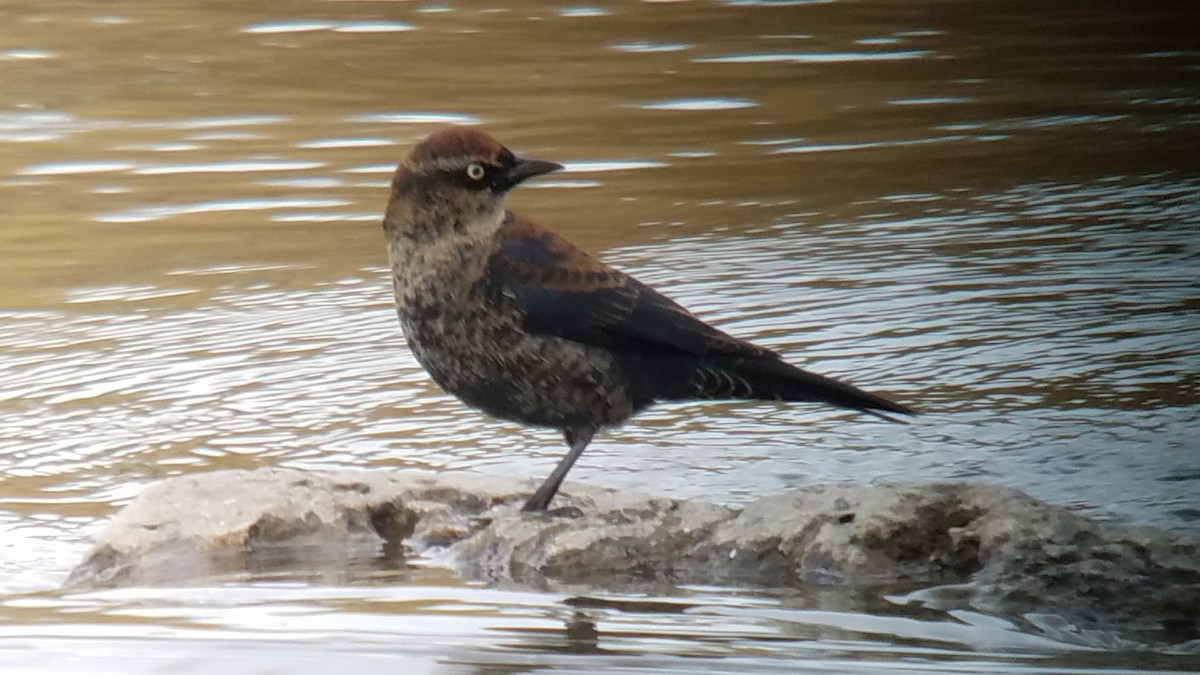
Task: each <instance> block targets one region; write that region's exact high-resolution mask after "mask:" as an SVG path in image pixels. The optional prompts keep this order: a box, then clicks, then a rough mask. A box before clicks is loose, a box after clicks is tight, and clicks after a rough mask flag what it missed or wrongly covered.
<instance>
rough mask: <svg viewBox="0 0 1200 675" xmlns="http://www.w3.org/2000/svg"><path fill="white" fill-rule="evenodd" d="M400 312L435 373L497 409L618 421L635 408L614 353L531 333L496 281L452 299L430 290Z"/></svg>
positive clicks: (524, 417)
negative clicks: (434, 298) (435, 297)
mask: <svg viewBox="0 0 1200 675" xmlns="http://www.w3.org/2000/svg"><path fill="white" fill-rule="evenodd" d="M399 314H400V322H401V325H402V327H403V329H404V333H405V337H406V339H407V340H408V344H409V347H410V348H411V349H412V351H413V354H414V355H415V356H416V358H417V360H418V361H419V362H420V363H421V365H422V366H423V367H424V368H425V370H427V371H428V372H429V374H430V375H431V376H432V377H433V379H434V381H436V382H437V383H438V384H439V385H440V386H441V387H442V388H443V389H444V390H446V391H447V392H448V393H450V394H452V395H454V396H456V397H458V398H459V399H461V400H462V401H463V402H465V403H467V404H468V405H470V406H472V407H474V408H478V409H480V410H482V411H484V412H486V413H488V414H490V415H492V416H494V417H499V418H503V419H509V420H514V421H518V422H521V423H524V424H534V425H540V426H550V427H555V428H559V429H566V428H577V427H582V426H590V427H596V428H599V427H603V426H611V425H615V424H620V423H621V422H623V421H625V420H626V419H627V418H629V417H630V416H632V414H633V413H634V410H633V406H632V404H631V403H630V393H629V383H628V380H627V378H626V377H625V374H624V372H623V371H622V370H621V369H620V367H619V366H618V364H616V363H615V361H614V360H613V358H612V357H611V356H610V355H609V354H608V353H606V352H604V351H603V350H597V349H594V348H591V347H587V346H585V345H581V344H579V343H576V342H572V341H570V340H565V339H562V338H558V337H553V336H543V335H535V334H531V333H529V332H528V331H526V330H525V329H524V328H522V326H521V316H520V313H519V310H518V309H517V307H516V305H515V303H514V302H512V300H511V299H510V298H508V297H507V296H505V295H504V294H503V293H502V292H499V291H498V290H497V289H486V288H476V289H474V291H473V292H471V293H469V294H467V295H466V296H465V297H463V298H460V299H459V300H457V301H456V302H453V303H444V302H430V301H428V298H427V299H426V300H425V301H424V302H417V303H415V304H413V305H412V306H410V307H400V308H399Z"/></svg>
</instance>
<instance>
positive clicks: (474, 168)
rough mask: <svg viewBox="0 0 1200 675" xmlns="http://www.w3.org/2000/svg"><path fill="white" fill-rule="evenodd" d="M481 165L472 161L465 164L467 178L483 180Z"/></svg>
mask: <svg viewBox="0 0 1200 675" xmlns="http://www.w3.org/2000/svg"><path fill="white" fill-rule="evenodd" d="M483 174H484V171H483V165H482V164H480V163H479V162H472V163H471V164H468V165H467V178H470V179H471V180H483Z"/></svg>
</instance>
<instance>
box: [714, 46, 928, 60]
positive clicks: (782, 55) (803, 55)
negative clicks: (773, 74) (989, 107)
mask: <svg viewBox="0 0 1200 675" xmlns="http://www.w3.org/2000/svg"><path fill="white" fill-rule="evenodd" d="M931 54H933V52H931V51H929V50H926V49H910V50H907V51H893V52H752V53H747V54H729V55H726V56H706V57H700V58H696V59H694V60H695V61H696V62H697V63H867V62H871V61H907V60H909V59H921V58H925V57H927V56H929V55H931Z"/></svg>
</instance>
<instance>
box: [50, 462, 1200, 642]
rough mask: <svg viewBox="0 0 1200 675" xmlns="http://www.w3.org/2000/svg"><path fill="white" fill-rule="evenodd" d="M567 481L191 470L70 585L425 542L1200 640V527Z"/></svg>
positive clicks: (921, 488)
mask: <svg viewBox="0 0 1200 675" xmlns="http://www.w3.org/2000/svg"><path fill="white" fill-rule="evenodd" d="M567 488H568V489H567V490H566V491H564V492H563V493H561V494H560V497H559V498H558V499H557V500H556V502H555V504H556V506H558V509H556V511H554V512H551V513H548V514H524V513H521V512H520V510H519V509H520V506H521V504H522V503H523V500H524V497H525V496H526V494H527V493H528V491H529V490H530V489H531V484H528V483H525V482H520V481H515V480H503V479H496V478H494V477H484V476H478V475H473V474H467V473H442V474H434V473H429V472H388V473H383V472H329V473H318V472H301V471H295V470H287V469H262V470H258V471H220V472H214V473H209V474H199V475H192V476H185V477H180V478H174V479H170V480H167V481H164V482H162V483H159V484H157V485H154V486H152V487H150V488H149V489H147V490H146V491H145V492H144V493H143V494H141V495H140V496H139V497H138V498H137V499H136V500H134V502H133V503H131V504H130V505H129V506H128V507H126V508H125V509H123V510H122V511H121V512H119V513H118V514H117V515H116V516H115V517H114V518H113V520H112V522H111V523H110V524H109V526H108V527H107V529H105V530H104V532H103V533H101V535H100V537H99V539H98V541H97V542H96V545H95V547H94V548H93V550H92V552H91V553H90V554H89V555H88V557H87V558H86V559H85V560H84V561H83V563H81V564H80V565H79V567H77V568H76V569H75V570H74V572H72V574H71V576H70V579H69V581H68V583H70V584H74V585H79V586H97V585H123V584H135V583H136V584H145V583H183V582H187V581H189V580H193V579H197V578H203V577H206V576H212V575H215V574H229V573H236V572H244V571H254V570H259V569H263V568H264V567H267V568H270V569H273V570H284V571H286V570H287V569H289V567H290V569H292V570H294V571H303V570H305V569H309V568H313V567H320V568H330V567H333V568H336V567H337V566H338V565H343V566H344V565H347V564H351V561H352V560H353V559H358V560H361V559H362V558H364V557H365V558H368V559H374V560H377V561H378V560H383V561H384V562H385V563H387V564H400V562H401V558H400V555H401V554H404V553H407V554H409V555H429V556H436V557H437V558H438V559H439V560H444V561H446V562H447V563H448V564H450V565H453V566H455V567H457V568H458V569H459V570H460V572H461V573H462V574H464V576H467V577H469V578H474V579H487V580H505V581H515V582H519V583H527V584H533V585H542V584H545V583H585V584H593V585H604V586H608V587H612V586H613V585H614V584H621V583H627V582H635V581H636V582H642V581H653V582H668V583H714V582H722V583H729V584H744V585H757V586H776V587H779V586H786V587H797V586H802V585H811V584H814V583H817V584H823V585H826V586H827V585H829V584H835V585H836V584H842V585H847V584H849V585H854V586H857V587H861V586H862V585H864V584H896V583H906V584H909V585H910V587H921V588H923V589H924V590H922V591H920V592H918V593H914V594H912V595H911V596H910V597H909V599H910V601H913V602H920V603H923V604H926V605H930V606H934V607H940V608H945V609H952V608H954V607H956V606H959V605H962V606H966V607H973V608H981V609H986V610H991V611H1000V612H1003V613H1004V614H1006V615H1008V616H1015V617H1021V618H1022V620H1026V621H1028V622H1029V623H1031V624H1033V625H1035V626H1038V627H1039V628H1042V629H1046V627H1047V626H1051V625H1053V624H1054V622H1055V621H1056V620H1061V621H1065V622H1067V623H1069V624H1070V625H1072V626H1076V627H1083V628H1086V629H1122V630H1126V632H1128V631H1130V630H1132V631H1134V632H1136V633H1137V637H1138V638H1139V639H1143V640H1150V641H1160V642H1161V641H1169V642H1175V643H1179V642H1184V641H1187V640H1193V639H1198V638H1200V541H1197V540H1196V539H1191V538H1187V537H1184V536H1181V535H1175V534H1171V533H1167V532H1161V531H1156V530H1150V529H1136V528H1128V527H1119V526H1116V525H1112V524H1105V523H1100V522H1097V521H1094V520H1091V519H1088V518H1085V517H1082V516H1080V515H1078V514H1076V513H1074V512H1072V511H1070V510H1067V509H1064V508H1061V507H1056V506H1052V505H1049V504H1045V503H1043V502H1040V501H1038V500H1036V499H1033V498H1031V497H1029V496H1028V495H1025V494H1023V493H1021V492H1019V491H1016V490H1012V489H1008V488H1001V487H993V486H982V485H969V484H928V485H890V486H888V485H879V486H862V485H834V486H812V487H805V488H798V489H796V490H792V491H790V492H787V493H785V494H781V495H776V496H772V497H767V498H764V499H760V500H758V501H756V502H753V503H751V504H749V505H747V506H746V507H744V508H742V509H733V508H728V507H724V506H719V505H716V504H709V503H704V502H695V501H681V500H675V499H664V498H655V497H647V496H643V495H637V494H631V493H625V492H618V491H613V490H603V489H598V488H589V487H585V486H579V485H575V484H570V485H568V486H567ZM355 556H357V558H355ZM1054 617H1058V619H1055V618H1054Z"/></svg>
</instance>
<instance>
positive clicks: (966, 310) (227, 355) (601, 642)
mask: <svg viewBox="0 0 1200 675" xmlns="http://www.w3.org/2000/svg"><path fill="white" fill-rule="evenodd" d="M1193 16H1194V9H1193V8H1192V6H1191V3H1189V2H1165V3H1157V4H1156V5H1155V6H1154V7H1153V8H1149V7H1147V8H1140V9H1139V8H1126V7H1124V6H1121V5H1117V4H1115V3H1105V4H1101V5H1097V4H1095V3H1082V2H1069V3H1057V4H1056V7H1055V8H1053V9H1047V8H1045V7H1043V6H1041V5H1032V4H1026V3H1020V2H1014V1H1011V0H1005V1H1004V2H994V3H987V4H984V5H977V4H967V3H959V2H936V1H934V0H924V1H922V2H915V3H904V4H903V5H899V6H898V5H895V4H892V3H872V2H867V3H850V2H837V1H835V2H824V3H809V2H801V3H794V2H766V1H763V2H734V1H729V2H723V3H709V2H678V3H652V2H645V3H632V2H630V3H625V2H610V3H594V4H591V5H588V6H569V5H559V4H546V3H505V4H504V5H503V6H496V7H493V8H490V9H489V8H482V7H481V6H480V5H479V4H477V3H466V2H463V3H454V2H450V3H444V4H420V3H374V2H337V3H329V2H308V1H300V2H295V3H289V4H287V5H286V6H283V5H276V4H272V3H261V2H243V3H228V4H225V3H222V4H213V3H205V4H204V5H203V6H202V7H201V6H194V7H193V6H185V5H182V4H180V5H176V4H163V3H147V2H136V1H134V0H117V1H114V2H110V3H106V4H105V5H104V7H103V9H99V8H98V7H97V8H89V7H87V6H80V5H77V4H74V3H60V2H47V1H38V2H33V1H28V2H8V3H5V4H4V5H3V6H0V147H2V148H3V151H2V152H0V263H2V264H0V429H2V430H3V434H2V435H0V533H2V535H0V651H2V652H3V654H4V656H3V658H4V659H5V663H9V664H15V665H16V666H17V667H19V669H20V670H22V671H28V672H52V671H82V670H86V671H87V672H121V673H127V672H151V671H155V670H161V669H167V668H169V669H171V670H172V671H180V672H211V671H213V670H216V669H218V668H221V669H225V670H228V671H232V672H246V673H249V672H270V671H273V670H278V669H282V668H287V669H288V670H289V671H294V670H299V671H303V672H323V671H325V670H328V669H329V667H331V665H332V666H345V665H349V664H353V665H354V666H355V667H356V668H358V669H359V670H362V671H364V672H372V671H375V670H383V669H388V670H395V669H397V668H400V669H402V670H403V669H407V670H411V671H412V672H426V671H428V672H446V671H455V670H464V671H475V672H502V671H503V672H510V671H511V672H515V671H524V670H530V669H535V668H536V669H552V670H560V671H565V672H610V671H612V670H615V669H624V670H628V671H630V672H641V671H643V670H651V669H653V670H666V671H676V672H688V671H698V672H899V671H906V672H908V671H913V670H916V671H921V670H930V671H937V672H972V673H973V672H997V671H1010V670H1022V671H1027V672H1045V673H1068V672H1069V673H1094V672H1106V673H1109V672H1128V671H1139V672H1140V671H1145V670H1154V671H1188V670H1198V669H1200V666H1198V665H1197V661H1196V657H1194V656H1192V657H1188V656H1171V655H1166V654H1151V653H1147V652H1143V651H1140V650H1139V649H1137V648H1136V647H1135V646H1133V645H1128V644H1122V643H1120V642H1117V641H1114V640H1111V639H1109V638H1107V637H1105V636H1089V635H1079V634H1076V633H1073V632H1072V631H1071V630H1070V627H1062V626H1056V625H1055V624H1054V622H1053V621H1048V620H1041V619H1039V618H1037V617H1016V618H1014V617H1007V618H1005V617H988V616H983V615H978V614H972V613H969V612H957V613H955V612H938V611H933V610H929V609H923V608H921V607H920V606H919V605H917V604H914V603H912V602H908V601H907V600H906V596H905V595H904V594H905V593H907V592H908V591H909V590H912V589H862V590H853V591H848V590H846V589H839V588H834V589H830V588H815V589H799V590H793V591H787V592H776V591H749V590H746V589H726V588H653V589H644V588H636V589H631V588H612V589H562V588H547V589H528V588H491V587H486V586H481V585H478V584H474V583H467V582H463V581H461V580H459V579H457V578H455V577H453V576H452V575H450V574H448V573H446V572H444V571H441V570H439V569H438V568H437V567H436V566H435V565H431V564H427V563H425V562H422V561H414V565H415V567H413V568H411V569H401V570H396V569H393V568H386V567H382V568H379V566H378V565H376V566H375V567H372V565H371V564H370V561H367V562H365V563H364V565H366V569H364V571H363V572H362V573H361V574H357V575H352V576H350V577H348V578H347V577H337V576H335V577H332V578H331V577H330V576H329V575H322V574H321V573H319V572H314V574H312V575H300V576H297V577H286V578H274V577H271V576H269V575H267V576H264V577H261V578H252V579H222V580H214V581H213V582H212V583H211V584H206V585H201V586H197V587H190V588H184V589H130V590H123V591H111V592H104V593H88V594H80V593H67V592H64V591H60V590H57V588H56V587H57V584H58V583H59V582H61V580H62V579H63V578H64V576H65V574H66V573H67V571H68V570H69V569H70V568H71V567H72V565H74V564H75V563H76V562H77V561H78V560H79V559H80V558H81V557H82V555H83V553H84V551H85V550H86V548H87V544H88V541H89V537H90V536H91V535H92V534H94V533H95V532H96V531H97V530H98V529H99V528H100V527H102V525H103V522H104V518H105V517H106V516H108V515H110V514H111V513H113V512H114V511H115V510H116V509H118V508H119V507H120V506H121V505H122V504H124V503H126V502H127V501H128V500H129V499H131V498H132V497H133V496H134V495H136V494H137V493H138V492H139V491H140V489H141V488H142V487H144V486H145V485H147V484H149V483H150V482H153V481H154V480H157V479H160V478H162V477H165V476H170V475H178V474H183V473H188V472H196V471H206V470H211V469H217V468H252V467H259V466H291V467H301V468H305V467H313V468H317V467H354V468H362V467H372V468H378V469H380V470H386V469H387V468H390V467H399V466H417V467H425V468H429V469H433V470H472V471H481V472H494V473H497V474H513V475H525V476H530V477H531V478H533V477H537V478H540V477H542V476H543V475H544V474H545V473H547V472H548V471H549V469H550V467H551V466H552V465H553V463H554V462H555V461H556V459H557V457H558V456H559V455H560V454H561V452H562V448H561V447H560V441H559V439H558V438H557V437H556V436H555V435H554V434H552V433H549V432H544V431H542V432H539V431H531V430H522V429H520V428H518V427H516V426H514V425H510V424H505V423H497V422H491V421H487V420H484V419H483V418H482V417H480V416H479V415H477V414H476V413H473V412H471V411H469V410H467V409H465V408H463V407H462V406H461V405H460V404H458V403H457V402H455V401H453V400H451V399H449V398H448V397H446V396H444V395H443V394H441V393H440V392H438V391H437V389H436V387H434V386H433V385H432V383H431V382H430V381H429V380H428V379H427V378H426V376H425V375H424V374H423V373H422V372H421V371H420V369H419V367H418V366H417V365H416V363H415V362H414V361H413V359H412V358H411V356H410V355H409V354H408V352H407V350H406V348H405V347H404V345H403V341H402V339H401V337H400V334H399V330H398V327H397V324H396V320H395V317H394V315H393V314H392V311H391V308H390V296H389V293H390V290H389V287H388V283H387V280H386V273H385V270H384V264H385V259H384V251H383V246H382V241H381V239H382V238H381V235H380V233H379V229H378V222H379V218H380V212H381V209H382V207H383V202H384V200H385V198H386V185H387V180H388V177H389V173H390V171H391V168H392V166H393V165H394V164H395V162H396V161H397V160H398V158H399V157H400V156H401V155H402V154H403V153H404V152H405V150H406V148H407V147H408V146H409V145H410V144H411V143H412V142H414V141H415V140H417V139H419V138H421V137H423V136H424V135H425V134H427V133H428V132H429V131H431V130H432V129H435V128H437V126H439V125H441V124H445V123H475V122H479V123H483V124H486V125H487V126H488V127H489V128H490V129H491V130H492V131H494V132H495V133H496V134H497V135H498V136H499V137H500V138H501V139H502V140H504V141H505V142H507V143H508V144H509V145H510V146H512V147H513V148H514V149H516V150H518V151H522V152H526V153H528V154H532V155H536V156H543V157H546V158H549V159H555V160H559V161H563V162H564V163H566V164H567V166H568V170H567V171H566V172H564V173H562V174H559V175H556V176H552V177H550V178H548V179H546V180H543V181H541V182H540V183H539V184H537V185H535V186H530V187H529V188H522V189H521V190H519V191H518V192H517V194H516V195H515V196H514V198H513V200H512V203H513V206H514V207H516V208H518V209H520V210H522V211H524V212H525V213H527V214H529V215H531V216H533V217H534V218H536V219H538V220H540V221H542V222H544V223H546V224H548V225H551V226H553V227H555V228H556V229H559V230H560V231H562V232H563V233H564V234H566V235H567V236H568V237H570V238H572V239H573V240H575V241H576V242H578V243H579V244H581V245H583V246H584V247H586V248H588V249H590V250H592V251H595V252H598V253H601V254H602V255H603V257H604V258H605V259H606V260H609V261H610V262H613V263H615V264H617V265H619V266H621V267H622V268H624V269H627V270H630V271H632V272H635V273H637V274H638V275H639V276H640V277H641V278H643V279H644V280H645V281H648V282H650V283H653V284H655V285H657V286H659V287H660V288H662V289H664V290H666V291H668V292H669V293H670V294H671V295H672V296H673V297H675V298H676V299H678V300H679V301H681V302H682V303H683V304H685V305H687V306H688V307H690V308H692V309H693V310H695V311H696V312H697V313H699V314H701V315H702V316H703V317H705V318H706V319H709V320H711V321H714V322H716V323H718V324H719V325H721V326H722V327H723V328H726V329H728V330H730V331H731V332H734V333H736V334H738V335H742V336H745V337H749V338H752V339H755V340H757V341H760V342H762V343H764V344H767V345H769V346H771V347H773V348H776V349H778V350H780V351H781V352H783V353H785V354H786V355H788V357H789V358H790V359H792V360H794V361H796V362H798V363H802V364H804V365H806V366H809V367H811V368H813V369H815V370H818V371H820V372H823V373H827V374H831V375H836V376H841V377H847V378H849V379H851V380H852V381H854V382H855V383H857V384H860V385H862V386H864V387H867V388H870V389H875V390H879V391H881V392H884V393H887V394H889V395H892V396H894V397H896V398H897V399H899V400H901V401H904V402H906V403H911V404H913V405H916V406H917V407H919V408H920V409H922V410H923V411H924V412H925V413H926V414H925V415H923V416H922V417H921V418H919V419H918V420H917V421H916V422H915V423H914V424H911V425H908V426H904V427H900V426H894V425H886V424H880V423H877V422H873V421H871V420H863V419H860V418H858V417H855V416H853V415H848V414H845V413H841V412H837V411H831V410H826V409H821V408H816V407H805V406H778V405H774V404H744V403H739V404H705V405H672V406H662V407H660V408H657V409H655V410H653V411H651V412H649V413H648V414H646V415H644V416H643V417H641V418H639V419H638V420H637V421H635V422H634V423H632V424H630V425H628V426H626V427H624V428H622V429H619V430H615V431H613V432H611V433H607V434H605V435H603V436H602V437H601V438H599V439H598V440H597V442H596V443H595V444H594V445H593V447H592V448H590V449H589V451H588V453H587V454H586V455H585V456H584V458H583V459H582V460H581V462H580V464H579V465H578V466H577V467H576V468H575V469H574V471H573V472H572V478H573V479H574V480H578V481H585V482H589V483H595V484H601V485H609V486H614V487H622V488H629V489H637V490H642V491H648V492H654V493H660V494H667V495H671V496H676V497H684V498H704V499H716V500H718V501H723V502H727V503H739V502H744V501H748V500H750V499H753V498H756V497H759V496H763V495H767V494H772V493H775V492H778V491H780V490H783V489H786V488H787V487H790V486H797V485H805V484H811V483H820V482H837V481H926V480H938V479H952V480H972V481H984V482H992V483H1000V484H1005V485H1012V486H1016V487H1019V488H1022V489H1024V490H1027V491H1029V492H1030V493H1032V494H1034V495H1035V496H1038V497H1040V498H1042V499H1046V500H1048V501H1051V502H1055V503H1060V504H1068V505H1072V506H1074V507H1077V508H1079V509H1081V510H1083V511H1085V512H1086V513H1089V514H1090V515H1093V516H1095V517H1098V518H1104V519H1112V520H1119V521H1124V522H1133V523H1145V524H1150V525H1155V526H1159V527H1165V528H1170V529H1175V530H1180V531H1189V532H1197V531H1200V498H1198V497H1197V496H1196V495H1197V494H1200V469H1198V467H1200V459H1198V458H1200V454H1198V453H1200V442H1198V441H1197V440H1196V439H1197V438H1198V437H1200V413H1198V410H1200V408H1198V407H1197V404H1198V403H1200V381H1198V379H1197V373H1198V372H1200V315H1198V312H1200V291H1198V290H1197V289H1198V288H1200V284H1198V281H1200V160H1198V159H1197V157H1198V156H1200V155H1198V154H1197V152H1196V149H1195V148H1196V142H1195V139H1196V136H1197V132H1198V131H1200V48H1198V47H1197V43H1196V41H1195V31H1194V30H1193V28H1194V25H1195V21H1194V18H1193ZM535 187H536V189H534V188H535ZM579 598H585V600H580V599H579ZM1097 650H1099V651H1097ZM64 655H66V657H64Z"/></svg>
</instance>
